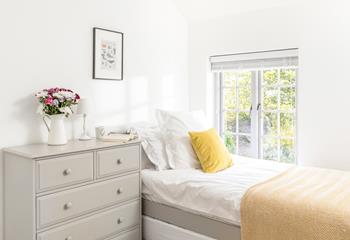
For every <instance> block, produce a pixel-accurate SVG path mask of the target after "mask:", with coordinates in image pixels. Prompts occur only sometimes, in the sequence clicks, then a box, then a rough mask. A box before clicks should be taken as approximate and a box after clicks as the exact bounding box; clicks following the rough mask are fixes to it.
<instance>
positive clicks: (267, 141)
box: [263, 137, 278, 161]
mask: <svg viewBox="0 0 350 240" xmlns="http://www.w3.org/2000/svg"><path fill="white" fill-rule="evenodd" d="M277 144H278V140H277V139H276V138H271V137H264V139H263V159H266V160H275V161H277V160H278V152H277V151H278V147H277Z"/></svg>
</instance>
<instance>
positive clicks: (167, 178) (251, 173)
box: [142, 155, 292, 225]
mask: <svg viewBox="0 0 350 240" xmlns="http://www.w3.org/2000/svg"><path fill="white" fill-rule="evenodd" d="M233 159H234V165H233V166H232V167H230V168H229V169H226V170H224V171H221V172H219V173H214V174H212V173H204V172H202V171H201V170H200V169H179V170H164V171H156V170H151V169H144V170H142V182H143V188H142V192H143V197H144V198H146V199H148V200H151V201H155V202H159V203H163V204H166V205H170V206H175V207H177V208H180V209H183V210H186V211H190V212H194V213H196V214H201V215H204V216H207V217H211V218H214V219H218V220H221V221H224V222H229V223H233V224H236V225H239V224H240V202H241V198H242V196H243V195H244V193H245V192H246V190H247V189H248V188H249V187H251V186H253V185H255V184H257V183H259V182H262V181H265V180H267V179H269V178H271V177H273V176H276V175H278V174H280V173H282V172H283V171H285V170H287V169H288V168H290V167H291V166H292V165H289V164H283V163H277V162H273V161H265V160H258V159H252V158H245V157H240V156H237V155H233Z"/></svg>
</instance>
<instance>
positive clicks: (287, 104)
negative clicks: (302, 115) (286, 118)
mask: <svg viewBox="0 0 350 240" xmlns="http://www.w3.org/2000/svg"><path fill="white" fill-rule="evenodd" d="M293 109H295V88H294V87H291V88H289V87H288V88H281V110H293Z"/></svg>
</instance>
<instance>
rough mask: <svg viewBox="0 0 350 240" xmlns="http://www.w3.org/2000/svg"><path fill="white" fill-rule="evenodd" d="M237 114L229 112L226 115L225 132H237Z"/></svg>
mask: <svg viewBox="0 0 350 240" xmlns="http://www.w3.org/2000/svg"><path fill="white" fill-rule="evenodd" d="M236 121H237V120H236V112H232V111H227V112H225V115H224V125H225V126H224V127H225V129H224V130H225V132H231V133H234V132H236Z"/></svg>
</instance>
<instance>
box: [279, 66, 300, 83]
mask: <svg viewBox="0 0 350 240" xmlns="http://www.w3.org/2000/svg"><path fill="white" fill-rule="evenodd" d="M295 80H296V69H282V70H281V72H280V81H281V84H287V85H292V84H295Z"/></svg>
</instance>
